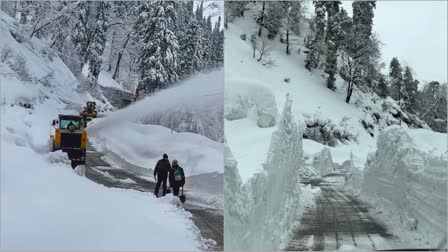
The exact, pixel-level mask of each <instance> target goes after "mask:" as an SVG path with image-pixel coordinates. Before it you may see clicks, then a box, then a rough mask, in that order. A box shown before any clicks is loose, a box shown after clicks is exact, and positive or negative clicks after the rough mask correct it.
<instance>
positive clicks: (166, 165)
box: [154, 154, 171, 198]
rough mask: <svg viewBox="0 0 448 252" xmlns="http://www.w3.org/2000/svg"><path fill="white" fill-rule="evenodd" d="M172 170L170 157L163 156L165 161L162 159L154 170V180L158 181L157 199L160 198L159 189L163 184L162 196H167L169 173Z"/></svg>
mask: <svg viewBox="0 0 448 252" xmlns="http://www.w3.org/2000/svg"><path fill="white" fill-rule="evenodd" d="M170 169H171V164H170V161H169V160H168V155H167V154H163V159H160V160H159V161H158V162H157V164H156V167H155V168H154V178H155V179H156V181H157V184H156V189H155V191H154V194H155V195H156V197H157V198H158V197H159V189H160V184H162V190H163V191H162V196H165V194H166V180H167V179H168V173H169V171H170Z"/></svg>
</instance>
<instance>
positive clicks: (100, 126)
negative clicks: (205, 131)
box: [88, 115, 224, 176]
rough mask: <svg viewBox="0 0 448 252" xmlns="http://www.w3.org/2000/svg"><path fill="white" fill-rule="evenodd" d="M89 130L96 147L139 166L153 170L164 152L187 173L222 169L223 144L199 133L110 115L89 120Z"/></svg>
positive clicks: (192, 173)
mask: <svg viewBox="0 0 448 252" xmlns="http://www.w3.org/2000/svg"><path fill="white" fill-rule="evenodd" d="M113 116H114V115H111V117H113ZM88 133H89V136H90V137H91V139H93V140H92V141H93V142H94V143H95V145H96V147H97V148H99V149H101V148H106V149H108V150H110V151H112V152H114V153H116V154H118V155H119V156H120V157H122V158H124V159H125V160H126V161H127V162H129V163H131V164H134V165H137V166H140V167H146V168H151V169H153V168H154V166H155V164H156V163H157V161H158V160H159V159H161V158H162V155H163V153H167V154H168V156H169V158H170V160H173V159H177V160H178V161H179V164H180V166H182V167H183V168H184V170H185V173H186V175H187V176H191V175H196V174H200V173H210V172H220V173H222V172H223V167H224V155H223V153H224V146H223V144H222V143H218V142H215V141H212V140H210V139H208V138H207V137H204V136H201V135H198V134H193V133H188V132H180V133H178V132H175V131H172V130H170V129H168V128H165V127H162V126H158V125H144V124H139V123H134V122H129V121H122V122H118V121H115V120H114V119H112V120H109V118H104V119H103V118H101V120H98V122H95V123H92V126H89V128H88Z"/></svg>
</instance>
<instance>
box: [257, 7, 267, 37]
mask: <svg viewBox="0 0 448 252" xmlns="http://www.w3.org/2000/svg"><path fill="white" fill-rule="evenodd" d="M265 5H266V2H265V1H263V9H262V10H261V20H260V29H259V30H258V37H261V28H263V22H264V9H265Z"/></svg>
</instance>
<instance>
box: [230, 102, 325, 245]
mask: <svg viewBox="0 0 448 252" xmlns="http://www.w3.org/2000/svg"><path fill="white" fill-rule="evenodd" d="M226 155H229V156H226V163H225V164H226V173H227V171H228V172H229V175H228V176H226V182H228V183H230V184H227V183H226V197H229V198H231V200H230V202H232V204H231V205H229V206H226V236H227V235H229V238H226V240H228V241H229V243H228V244H229V245H228V248H230V249H231V250H278V249H281V248H282V246H284V245H285V242H286V241H287V239H288V238H289V235H290V232H291V230H292V228H293V227H294V225H295V224H297V220H299V219H300V216H301V214H302V212H303V209H304V207H305V206H306V205H308V204H312V202H313V199H314V194H315V193H316V191H313V190H312V189H311V188H309V187H302V186H301V185H300V178H299V177H300V169H301V167H302V161H301V157H302V133H301V130H300V127H299V126H298V125H297V123H296V122H295V121H294V119H293V116H292V114H291V100H287V102H286V103H285V108H284V110H283V115H282V117H281V120H280V125H279V128H278V130H276V131H275V132H274V133H273V135H272V139H271V145H270V148H269V153H268V158H267V161H266V162H265V163H264V165H263V170H262V171H260V172H258V173H256V174H255V175H254V176H253V177H252V178H251V179H249V180H248V181H247V182H246V183H244V184H243V185H242V186H241V189H240V190H237V189H236V188H238V187H240V179H239V175H238V173H237V172H236V171H237V167H236V166H237V163H236V162H235V161H234V159H233V156H232V155H231V152H230V150H229V149H227V151H226ZM235 170H236V171H235ZM232 179H233V180H234V181H233V182H230V181H232ZM227 194H230V195H227ZM226 205H227V204H226ZM227 211H228V212H227ZM238 237H240V238H239V239H238ZM241 237H243V238H242V239H241Z"/></svg>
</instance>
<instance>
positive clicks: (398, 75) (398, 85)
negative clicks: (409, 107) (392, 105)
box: [389, 57, 405, 107]
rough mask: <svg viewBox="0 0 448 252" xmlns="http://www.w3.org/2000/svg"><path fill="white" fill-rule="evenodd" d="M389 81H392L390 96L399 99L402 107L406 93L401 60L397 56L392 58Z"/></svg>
mask: <svg viewBox="0 0 448 252" xmlns="http://www.w3.org/2000/svg"><path fill="white" fill-rule="evenodd" d="M389 82H390V96H391V97H392V99H394V100H396V101H398V104H399V105H400V107H401V101H402V99H403V97H405V95H404V85H403V69H402V68H401V65H400V61H398V59H397V58H395V57H394V58H392V60H391V61H390V65H389Z"/></svg>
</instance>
